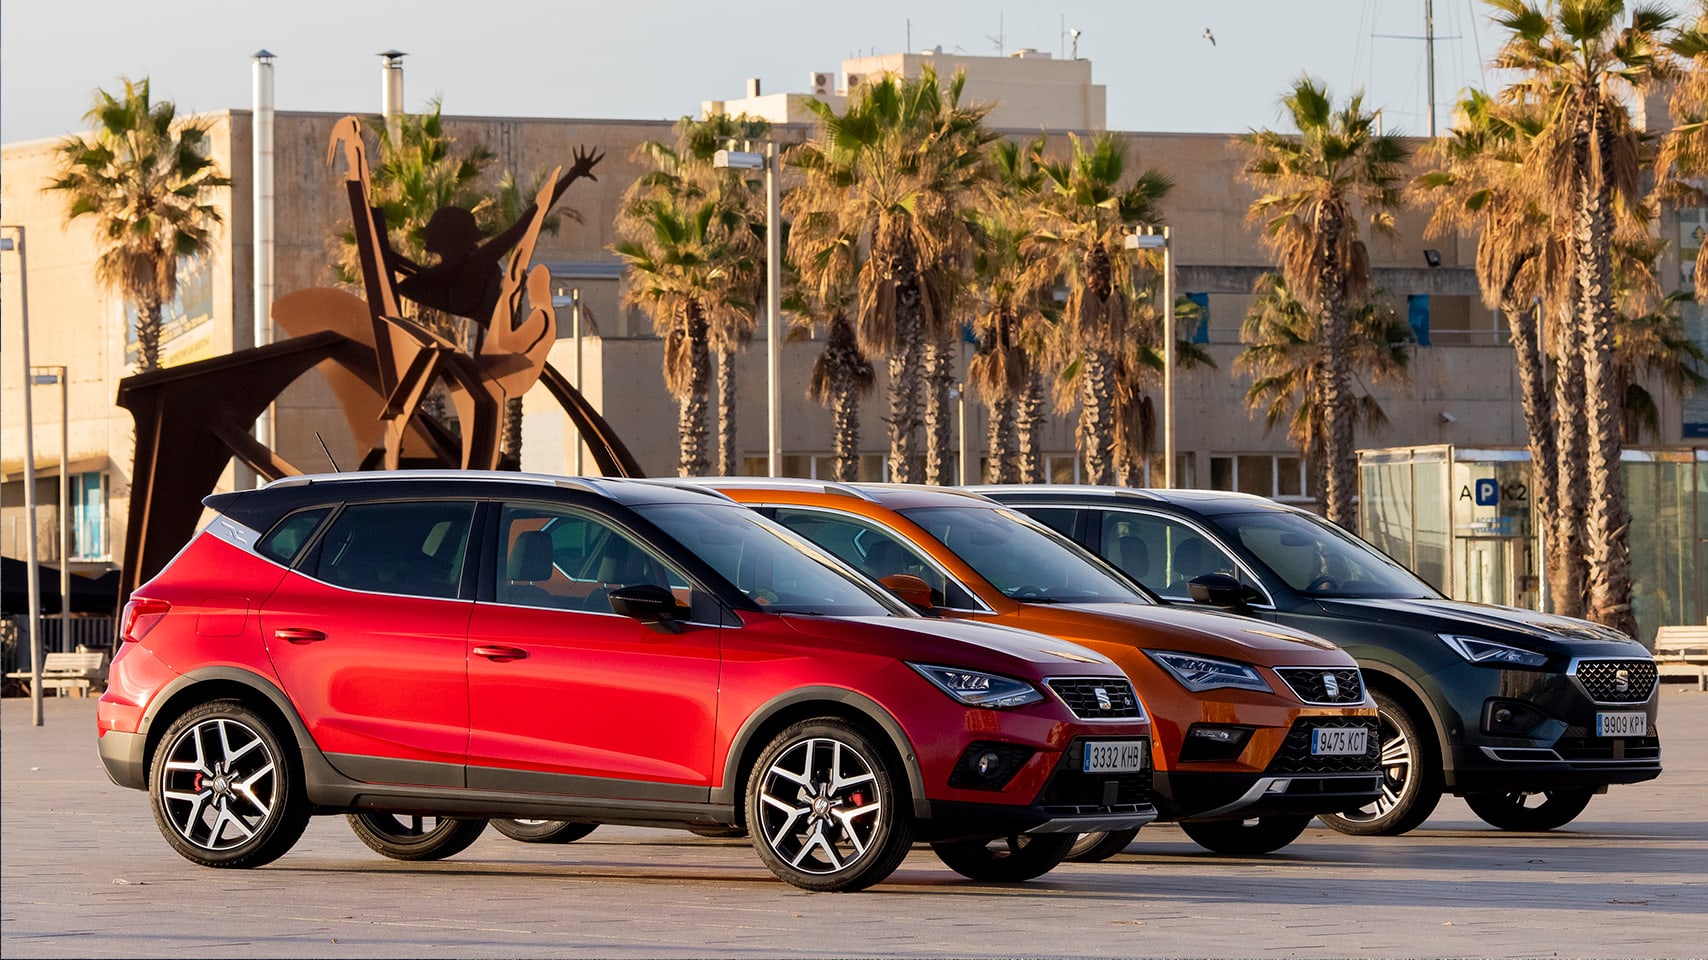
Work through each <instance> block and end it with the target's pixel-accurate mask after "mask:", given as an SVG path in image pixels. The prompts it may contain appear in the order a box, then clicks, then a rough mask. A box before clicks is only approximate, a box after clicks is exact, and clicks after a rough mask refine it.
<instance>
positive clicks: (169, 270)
mask: <svg viewBox="0 0 1708 960" xmlns="http://www.w3.org/2000/svg"><path fill="white" fill-rule="evenodd" d="M121 82H122V83H123V84H124V93H123V94H121V95H120V96H116V97H115V96H113V95H112V94H110V93H108V92H107V91H105V90H96V91H95V103H94V106H93V107H91V108H90V110H89V112H88V113H87V114H85V115H84V119H85V120H88V121H89V122H90V123H92V124H93V125H94V129H93V130H92V131H91V132H90V133H89V134H87V135H73V136H69V137H66V138H65V139H64V140H62V141H60V143H59V144H58V146H57V147H56V148H55V152H56V153H57V154H58V157H59V158H58V163H57V167H56V175H55V176H54V178H53V179H52V180H51V181H50V182H49V183H48V187H47V189H49V190H59V191H63V192H64V194H65V201H66V213H65V220H66V222H67V223H70V222H71V221H74V220H76V219H77V218H79V217H84V216H87V217H91V218H93V220H94V221H95V234H96V237H97V238H98V243H99V244H100V248H101V252H100V254H99V256H97V257H96V259H95V279H96V281H97V282H99V283H100V284H101V286H103V287H106V288H107V289H108V290H111V291H112V292H114V293H116V294H118V295H119V296H120V297H122V298H123V299H124V300H125V302H126V303H128V304H130V305H131V306H133V307H134V308H135V309H136V315H137V320H136V339H137V348H138V354H139V358H140V365H141V368H142V369H143V370H144V371H148V370H154V369H156V368H158V367H159V366H160V324H161V312H162V310H163V309H164V307H165V305H166V304H168V303H171V302H172V301H173V299H174V298H176V297H177V295H178V265H179V263H180V261H183V260H186V259H193V258H199V257H205V256H208V255H209V254H210V253H211V252H212V250H213V240H214V229H215V228H216V227H217V226H218V225H219V223H220V219H221V218H220V213H219V209H218V207H217V206H216V205H215V204H214V203H213V202H212V196H213V194H214V191H215V190H217V189H218V188H220V187H226V186H230V185H231V181H230V180H228V179H226V177H225V176H223V175H222V174H221V173H220V170H219V166H218V165H217V164H216V163H214V161H213V160H211V159H209V158H208V156H207V151H208V125H207V124H206V123H205V122H204V121H201V120H199V119H196V118H190V119H188V120H179V119H178V116H177V108H176V107H174V106H173V104H172V102H171V101H170V100H162V101H159V102H154V101H153V100H152V99H151V98H150V96H149V84H148V78H147V77H144V78H143V79H141V80H139V81H135V82H132V81H131V80H129V79H124V78H121Z"/></svg>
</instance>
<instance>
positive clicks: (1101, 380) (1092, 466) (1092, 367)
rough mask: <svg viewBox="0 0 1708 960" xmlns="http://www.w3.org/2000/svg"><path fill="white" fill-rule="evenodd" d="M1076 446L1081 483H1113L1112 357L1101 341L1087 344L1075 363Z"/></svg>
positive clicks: (1113, 372) (1113, 376)
mask: <svg viewBox="0 0 1708 960" xmlns="http://www.w3.org/2000/svg"><path fill="white" fill-rule="evenodd" d="M1079 385H1080V390H1079V449H1080V451H1081V452H1082V453H1083V454H1084V456H1085V478H1084V479H1085V482H1086V483H1095V484H1101V485H1103V486H1108V485H1109V484H1112V483H1114V482H1115V403H1114V400H1115V397H1114V393H1115V358H1114V357H1113V356H1112V355H1110V353H1109V351H1108V350H1106V349H1104V347H1103V346H1102V344H1093V343H1088V344H1086V345H1085V347H1084V353H1083V354H1082V356H1081V359H1080V365H1079Z"/></svg>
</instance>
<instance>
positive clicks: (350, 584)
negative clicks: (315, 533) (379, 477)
mask: <svg viewBox="0 0 1708 960" xmlns="http://www.w3.org/2000/svg"><path fill="white" fill-rule="evenodd" d="M473 517H474V504H473V503H470V502H467V501H456V500H451V501H426V502H420V501H416V502H408V503H358V504H351V505H350V506H347V507H345V508H344V511H343V512H342V513H340V514H339V515H338V517H337V519H335V520H333V521H332V526H331V527H330V528H329V529H328V530H327V531H326V536H324V537H322V538H321V539H320V545H319V547H318V548H317V549H316V551H315V556H314V558H313V559H312V561H311V562H310V564H309V565H308V566H309V568H310V569H308V570H307V572H308V573H309V574H310V575H311V576H313V577H314V578H315V579H317V580H321V581H324V582H326V583H330V584H332V585H334V586H339V587H345V588H348V589H351V590H366V591H369V592H371V593H392V594H403V595H406V596H416V597H442V598H450V597H455V596H456V595H457V587H458V585H459V583H460V582H461V580H462V571H463V558H464V557H465V556H466V555H467V553H468V539H469V526H470V522H471V520H472V519H473Z"/></svg>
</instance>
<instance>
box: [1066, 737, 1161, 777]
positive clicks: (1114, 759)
mask: <svg viewBox="0 0 1708 960" xmlns="http://www.w3.org/2000/svg"><path fill="white" fill-rule="evenodd" d="M1150 752H1151V745H1150V744H1149V743H1148V742H1146V741H1144V740H1104V741H1102V742H1099V743H1088V744H1086V745H1085V761H1084V766H1083V767H1082V768H1081V769H1082V770H1084V772H1086V773H1138V772H1139V771H1140V770H1143V769H1144V768H1145V757H1147V756H1149V755H1150Z"/></svg>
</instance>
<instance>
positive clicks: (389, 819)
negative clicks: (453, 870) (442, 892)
mask: <svg viewBox="0 0 1708 960" xmlns="http://www.w3.org/2000/svg"><path fill="white" fill-rule="evenodd" d="M348 819H349V821H350V829H351V830H354V831H355V832H356V836H357V837H358V838H360V839H361V841H362V842H363V843H365V844H367V845H368V848H369V849H370V850H373V851H374V852H375V853H378V854H380V855H381V856H386V857H390V858H392V859H393V860H412V861H420V860H443V859H445V858H446V857H450V856H455V855H456V854H459V853H462V852H463V851H464V850H467V849H468V848H469V844H471V843H474V842H475V841H476V840H478V839H480V834H481V831H483V830H485V829H486V821H485V820H464V819H460V818H455V817H433V816H425V817H424V816H417V815H415V814H408V813H392V812H390V811H387V810H363V811H362V812H360V813H352V814H350V815H349V817H348Z"/></svg>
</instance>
